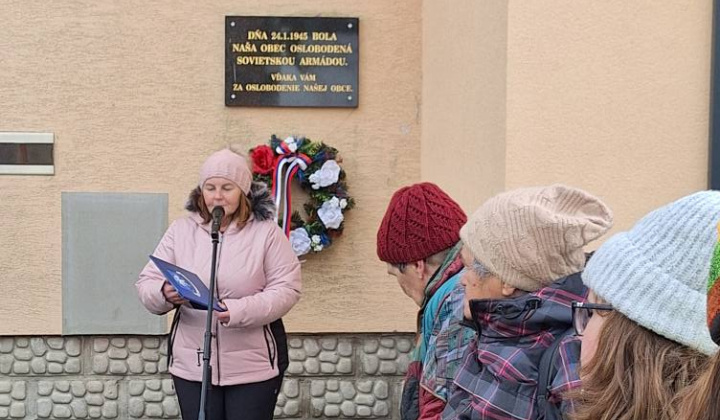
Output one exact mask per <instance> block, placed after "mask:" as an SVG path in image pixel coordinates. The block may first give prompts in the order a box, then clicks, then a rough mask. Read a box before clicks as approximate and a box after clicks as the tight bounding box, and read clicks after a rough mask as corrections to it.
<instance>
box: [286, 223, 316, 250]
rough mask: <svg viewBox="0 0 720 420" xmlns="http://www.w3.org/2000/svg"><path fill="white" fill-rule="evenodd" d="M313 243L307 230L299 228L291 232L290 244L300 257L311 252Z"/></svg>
mask: <svg viewBox="0 0 720 420" xmlns="http://www.w3.org/2000/svg"><path fill="white" fill-rule="evenodd" d="M311 243H312V241H311V240H310V235H308V232H307V230H305V228H301V227H300V228H297V229H294V230H292V231H290V244H291V245H292V249H293V251H294V252H295V255H297V256H298V257H299V256H301V255H305V254H307V253H308V252H310V249H312V248H311Z"/></svg>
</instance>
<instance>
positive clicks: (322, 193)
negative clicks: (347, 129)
mask: <svg viewBox="0 0 720 420" xmlns="http://www.w3.org/2000/svg"><path fill="white" fill-rule="evenodd" d="M250 159H251V160H252V172H253V180H255V181H260V182H264V183H266V184H267V185H268V187H269V188H270V189H271V190H272V194H273V198H274V200H275V205H276V207H277V216H276V218H277V221H278V224H279V225H280V226H281V227H282V229H283V231H284V232H285V235H286V236H288V238H289V239H290V243H291V244H292V248H293V251H295V254H296V255H298V256H301V255H304V254H307V253H308V252H311V251H312V252H320V251H322V250H323V249H325V248H327V247H328V246H330V244H332V241H333V239H334V238H336V237H337V236H339V235H340V234H341V233H342V231H343V228H344V223H343V221H344V220H345V216H344V215H343V212H345V211H347V210H350V209H351V208H353V206H354V205H355V201H354V200H353V198H352V197H350V195H349V194H348V192H347V190H348V187H347V184H346V180H345V178H346V176H345V171H344V170H343V169H342V168H341V167H340V163H342V159H340V157H339V156H338V151H337V149H335V148H333V147H330V146H328V145H326V144H325V143H322V142H315V141H311V140H310V139H308V138H305V137H288V138H286V139H285V140H281V139H279V138H278V137H276V136H275V135H274V134H273V135H272V136H271V138H270V140H269V142H268V143H267V144H262V145H258V146H255V147H253V148H252V149H250ZM293 179H297V180H298V181H299V183H300V187H301V188H302V189H303V190H304V191H306V192H307V193H308V195H309V197H310V198H309V201H308V202H306V203H305V204H304V206H303V207H304V209H305V213H306V214H307V218H303V217H302V216H301V215H300V213H299V212H298V211H293V212H292V214H291V216H290V217H289V218H288V217H287V215H288V213H290V210H291V208H292V207H291V206H292V197H291V192H290V183H291V181H292V180H293Z"/></svg>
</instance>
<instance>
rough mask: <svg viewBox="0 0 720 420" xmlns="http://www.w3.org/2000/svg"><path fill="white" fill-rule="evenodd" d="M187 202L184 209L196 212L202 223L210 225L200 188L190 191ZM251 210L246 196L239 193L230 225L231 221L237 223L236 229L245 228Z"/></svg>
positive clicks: (209, 216) (210, 217) (210, 216)
mask: <svg viewBox="0 0 720 420" xmlns="http://www.w3.org/2000/svg"><path fill="white" fill-rule="evenodd" d="M188 201H189V203H188V205H187V207H186V208H187V209H188V210H190V211H195V212H197V213H198V214H199V215H200V217H202V219H203V222H204V223H210V221H211V220H212V214H210V211H208V209H207V205H205V199H204V198H203V193H202V190H201V189H200V187H196V188H195V189H194V190H192V192H190V198H189V199H188ZM252 210H253V209H252V204H251V202H250V199H249V198H248V196H246V195H245V194H242V193H240V204H239V205H238V208H237V210H235V212H234V213H233V214H231V215H230V221H231V223H232V222H233V221H234V222H237V224H238V228H240V229H242V228H243V227H245V224H246V223H247V221H248V219H250V214H251V213H252Z"/></svg>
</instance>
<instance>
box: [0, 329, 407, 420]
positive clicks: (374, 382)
mask: <svg viewBox="0 0 720 420" xmlns="http://www.w3.org/2000/svg"><path fill="white" fill-rule="evenodd" d="M412 341H413V336H412V335H411V334H393V335H386V334H352V335H349V334H348V335H343V334H337V335H290V337H289V340H288V347H289V356H290V365H289V367H288V370H287V373H286V377H285V381H284V382H283V388H282V392H281V394H280V396H279V397H278V402H277V406H276V407H275V418H280V419H315V418H342V419H354V418H370V419H398V418H399V415H398V404H399V400H400V388H401V383H402V378H403V376H404V375H405V372H406V371H407V367H408V364H409V357H410V351H411V349H412ZM166 344H167V343H166V340H165V339H164V337H158V336H109V337H104V336H103V337H100V336H82V337H76V336H71V337H48V336H42V337H0V419H179V418H180V410H179V407H178V404H177V399H176V396H175V390H174V388H173V383H172V380H171V379H170V376H169V375H168V373H167V347H166Z"/></svg>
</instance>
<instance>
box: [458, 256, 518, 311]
mask: <svg viewBox="0 0 720 420" xmlns="http://www.w3.org/2000/svg"><path fill="white" fill-rule="evenodd" d="M460 256H461V258H462V262H463V265H465V271H464V272H463V275H462V277H460V284H462V285H463V287H465V302H464V303H463V316H465V318H466V319H472V313H471V311H470V301H471V300H473V299H504V298H506V297H507V295H505V294H504V293H503V284H502V282H501V281H500V279H498V278H497V277H495V276H493V275H489V276H486V277H482V278H481V277H480V276H479V275H478V274H477V273H476V272H475V270H473V264H474V260H475V258H474V257H473V255H472V252H471V251H470V249H468V247H466V246H463V247H462V251H460Z"/></svg>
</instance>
